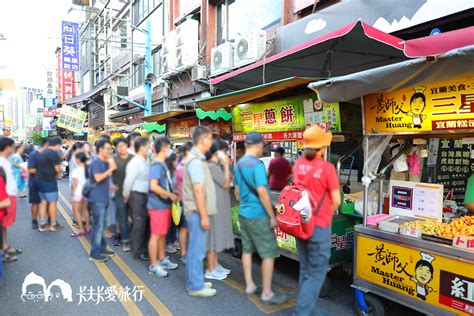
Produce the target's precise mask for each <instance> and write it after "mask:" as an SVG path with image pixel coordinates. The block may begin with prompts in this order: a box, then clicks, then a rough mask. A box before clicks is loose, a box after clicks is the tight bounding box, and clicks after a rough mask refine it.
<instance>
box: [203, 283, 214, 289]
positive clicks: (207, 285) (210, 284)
mask: <svg viewBox="0 0 474 316" xmlns="http://www.w3.org/2000/svg"><path fill="white" fill-rule="evenodd" d="M204 287H205V288H206V289H212V283H211V282H204Z"/></svg>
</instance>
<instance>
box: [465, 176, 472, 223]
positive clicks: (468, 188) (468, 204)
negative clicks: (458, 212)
mask: <svg viewBox="0 0 474 316" xmlns="http://www.w3.org/2000/svg"><path fill="white" fill-rule="evenodd" d="M464 205H465V206H466V208H467V210H468V211H469V213H470V214H471V215H473V214H474V173H473V174H471V176H470V177H469V179H467V185H466V192H465V193H464Z"/></svg>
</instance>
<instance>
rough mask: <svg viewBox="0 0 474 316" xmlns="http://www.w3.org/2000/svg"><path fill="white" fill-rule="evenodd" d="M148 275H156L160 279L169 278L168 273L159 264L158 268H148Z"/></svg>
mask: <svg viewBox="0 0 474 316" xmlns="http://www.w3.org/2000/svg"><path fill="white" fill-rule="evenodd" d="M148 273H150V274H153V275H156V276H157V277H159V278H164V277H167V276H168V271H166V270H165V269H163V267H161V266H160V265H159V264H157V265H156V266H154V267H151V266H150V267H149V268H148Z"/></svg>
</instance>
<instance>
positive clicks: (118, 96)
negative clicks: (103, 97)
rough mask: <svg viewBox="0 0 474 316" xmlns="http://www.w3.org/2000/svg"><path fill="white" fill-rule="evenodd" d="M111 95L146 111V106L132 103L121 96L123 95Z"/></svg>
mask: <svg viewBox="0 0 474 316" xmlns="http://www.w3.org/2000/svg"><path fill="white" fill-rule="evenodd" d="M112 95H113V96H115V97H117V98H119V99H122V100H125V101H127V102H128V103H131V104H133V105H135V106H138V107H139V108H141V109H142V110H146V109H147V108H146V106H144V105H143V104H140V103H138V102H135V101H132V100H130V99H129V98H127V97H125V96H123V95H119V94H115V93H112Z"/></svg>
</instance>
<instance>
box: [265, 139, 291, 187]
mask: <svg viewBox="0 0 474 316" xmlns="http://www.w3.org/2000/svg"><path fill="white" fill-rule="evenodd" d="M273 152H274V153H275V158H273V159H272V161H270V165H269V166H268V179H269V182H270V190H277V191H281V190H283V189H284V188H285V187H286V186H287V185H288V180H289V179H290V176H291V164H290V162H289V161H288V160H286V159H285V157H284V156H285V149H284V148H283V147H277V148H275V149H274V150H273Z"/></svg>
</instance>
